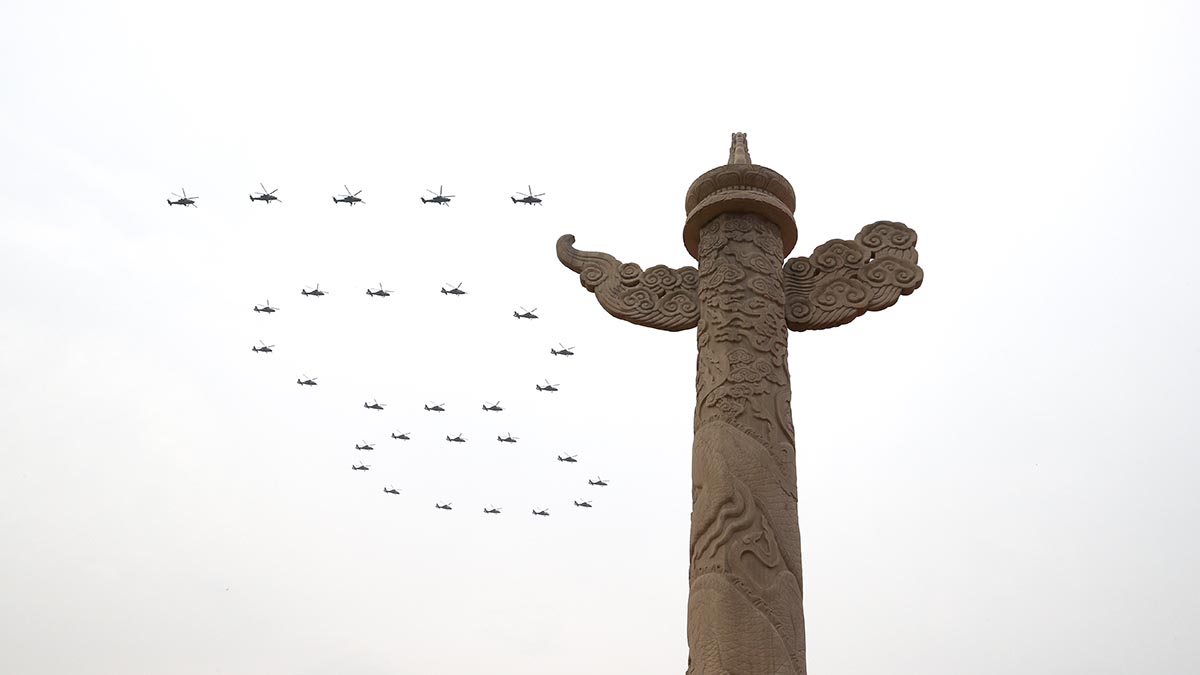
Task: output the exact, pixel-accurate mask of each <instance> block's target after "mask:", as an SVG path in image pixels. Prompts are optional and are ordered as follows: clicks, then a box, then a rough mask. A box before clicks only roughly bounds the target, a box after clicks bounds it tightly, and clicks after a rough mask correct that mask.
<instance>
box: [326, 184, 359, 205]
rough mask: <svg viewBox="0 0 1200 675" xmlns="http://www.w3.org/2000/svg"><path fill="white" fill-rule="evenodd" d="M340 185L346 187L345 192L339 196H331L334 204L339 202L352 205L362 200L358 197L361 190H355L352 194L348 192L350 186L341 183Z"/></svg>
mask: <svg viewBox="0 0 1200 675" xmlns="http://www.w3.org/2000/svg"><path fill="white" fill-rule="evenodd" d="M342 187H344V188H346V194H344V195H342V196H341V197H334V198H333V203H334V204H337V203H338V202H341V203H343V204H349V205H350V206H354V205H355V204H358V203H361V202H362V200H361V199H359V198H358V195H360V194H361V193H362V190H359V191H358V192H355V193H354V194H350V188H348V187H346V186H345V185H343V186H342Z"/></svg>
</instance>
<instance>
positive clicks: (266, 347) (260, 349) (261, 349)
mask: <svg viewBox="0 0 1200 675" xmlns="http://www.w3.org/2000/svg"><path fill="white" fill-rule="evenodd" d="M258 344H260V345H262V347H255V346H253V345H251V347H250V349H252V350H254V351H256V352H261V353H263V354H270V353H271V352H272V351H274V350H275V345H269V344H267V343H265V342H263V341H262V340H259V341H258Z"/></svg>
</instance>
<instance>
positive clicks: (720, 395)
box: [687, 212, 806, 675]
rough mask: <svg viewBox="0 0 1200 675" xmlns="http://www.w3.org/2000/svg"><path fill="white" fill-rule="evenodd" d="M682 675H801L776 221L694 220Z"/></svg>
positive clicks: (739, 216)
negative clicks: (697, 225)
mask: <svg viewBox="0 0 1200 675" xmlns="http://www.w3.org/2000/svg"><path fill="white" fill-rule="evenodd" d="M698 254H699V256H698V258H699V265H700V268H699V272H700V282H699V299H700V318H699V330H698V332H697V343H698V347H699V355H698V357H697V362H696V416H695V438H694V441H693V445H692V528H691V546H690V549H691V569H690V574H689V579H690V584H691V589H690V591H691V592H690V597H689V600H688V647H689V657H688V671H687V672H688V673H689V675H702V674H703V675H725V674H726V673H737V674H738V675H741V674H742V673H745V674H747V675H749V674H755V675H757V674H760V673H761V674H771V675H774V674H776V673H788V674H803V673H805V672H806V667H805V653H804V609H803V598H804V593H803V585H802V582H801V579H802V577H801V572H800V526H799V522H798V521H797V514H796V450H795V436H794V431H793V427H792V414H791V385H790V382H789V376H788V364H787V330H788V329H787V325H786V323H785V314H784V290H783V255H784V251H783V244H782V240H781V237H780V231H779V228H778V227H777V226H776V225H775V224H774V223H772V222H770V221H768V220H767V219H766V218H764V217H762V216H761V215H758V214H755V213H747V212H728V213H723V214H721V215H718V216H716V217H715V218H713V219H712V220H711V221H709V222H708V223H707V224H705V225H704V226H703V227H702V228H701V230H700V237H699V248H698Z"/></svg>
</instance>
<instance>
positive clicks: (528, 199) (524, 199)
mask: <svg viewBox="0 0 1200 675" xmlns="http://www.w3.org/2000/svg"><path fill="white" fill-rule="evenodd" d="M526 187H527V188H528V189H529V194H525V193H524V192H518V193H517V194H519V195H521V198H520V199H517V198H516V197H509V199H511V200H512V202H513V203H514V204H541V203H542V200H540V199H538V197H542V196H544V195H545V194H546V193H545V192H543V193H541V194H536V195H535V194H533V186H532V185H528V186H526Z"/></svg>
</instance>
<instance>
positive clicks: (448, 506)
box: [433, 502, 454, 511]
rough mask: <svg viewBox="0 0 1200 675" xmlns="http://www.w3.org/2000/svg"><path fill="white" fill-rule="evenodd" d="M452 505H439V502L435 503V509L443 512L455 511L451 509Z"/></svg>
mask: <svg viewBox="0 0 1200 675" xmlns="http://www.w3.org/2000/svg"><path fill="white" fill-rule="evenodd" d="M450 504H451V502H446V503H445V504H439V503H437V502H434V503H433V508H435V509H441V510H443V511H453V510H454V509H452V508H450Z"/></svg>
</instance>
